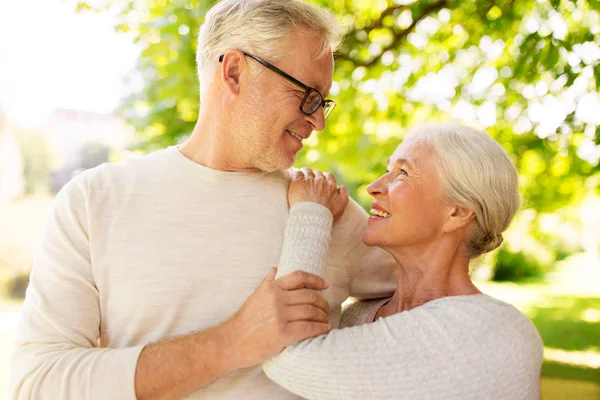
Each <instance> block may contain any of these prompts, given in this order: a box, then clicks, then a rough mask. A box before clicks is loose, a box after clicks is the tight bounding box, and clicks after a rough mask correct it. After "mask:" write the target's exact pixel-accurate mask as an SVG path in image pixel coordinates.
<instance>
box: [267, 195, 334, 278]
mask: <svg viewBox="0 0 600 400" xmlns="http://www.w3.org/2000/svg"><path fill="white" fill-rule="evenodd" d="M332 223H333V216H332V215H331V212H330V211H329V210H328V209H327V208H326V207H324V206H322V205H320V204H317V203H312V202H300V203H296V204H294V205H293V206H292V208H291V209H290V215H289V217H288V220H287V223H286V226H285V232H284V239H283V246H282V249H281V257H280V259H279V265H278V271H277V277H281V276H283V275H287V274H289V273H291V272H294V271H297V270H302V271H306V272H310V273H311V274H314V275H318V276H323V275H324V273H325V261H326V257H327V249H328V247H329V241H330V239H331V225H332Z"/></svg>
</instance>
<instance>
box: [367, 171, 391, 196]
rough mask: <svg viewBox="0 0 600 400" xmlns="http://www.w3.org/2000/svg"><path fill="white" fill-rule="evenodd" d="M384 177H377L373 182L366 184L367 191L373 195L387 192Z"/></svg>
mask: <svg viewBox="0 0 600 400" xmlns="http://www.w3.org/2000/svg"><path fill="white" fill-rule="evenodd" d="M384 178H385V177H383V176H382V177H381V178H379V179H377V180H376V181H375V182H373V183H371V184H370V185H369V186H367V192H369V194H370V195H371V196H373V197H377V196H381V195H385V194H387V184H386V182H384Z"/></svg>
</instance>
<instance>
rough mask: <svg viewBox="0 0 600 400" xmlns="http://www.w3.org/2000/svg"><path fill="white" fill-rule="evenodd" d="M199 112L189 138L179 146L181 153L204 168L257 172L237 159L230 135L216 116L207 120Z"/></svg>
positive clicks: (204, 114)
mask: <svg viewBox="0 0 600 400" xmlns="http://www.w3.org/2000/svg"><path fill="white" fill-rule="evenodd" d="M207 114H208V112H201V114H200V117H199V118H198V122H197V123H196V126H195V127H194V131H193V132H192V134H191V136H190V137H189V138H188V139H187V140H186V141H185V142H184V143H183V144H182V145H181V146H179V149H180V151H181V153H182V154H183V155H184V156H185V157H187V158H188V159H190V160H192V161H194V162H195V163H198V164H200V165H204V166H205V167H208V168H211V169H215V170H219V171H232V172H248V171H258V170H257V169H256V168H254V167H252V166H249V165H247V163H244V162H243V161H241V160H242V159H241V158H240V157H237V156H236V154H237V152H236V149H235V146H234V145H233V143H232V141H231V135H230V133H229V130H228V128H227V126H226V125H225V124H220V123H218V122H217V121H220V120H222V119H221V118H219V117H218V116H216V117H212V118H208V115H207Z"/></svg>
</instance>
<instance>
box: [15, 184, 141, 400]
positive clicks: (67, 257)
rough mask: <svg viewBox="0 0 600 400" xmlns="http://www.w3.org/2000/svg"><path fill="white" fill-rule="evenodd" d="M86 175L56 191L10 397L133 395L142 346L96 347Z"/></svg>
mask: <svg viewBox="0 0 600 400" xmlns="http://www.w3.org/2000/svg"><path fill="white" fill-rule="evenodd" d="M87 188H88V185H87V180H86V174H82V175H81V176H79V177H77V178H75V179H74V180H72V181H71V182H70V183H69V184H68V185H67V186H65V188H63V190H61V192H60V193H59V194H58V196H57V198H56V200H55V204H54V208H53V211H52V213H51V215H50V218H49V219H48V221H47V224H46V230H45V233H44V236H43V239H42V243H41V247H40V249H39V250H38V253H37V254H36V257H35V261H34V265H33V269H32V272H31V276H30V284H29V287H28V289H27V293H26V298H25V303H24V306H23V310H22V313H21V320H20V322H19V326H18V330H17V335H16V343H15V350H14V352H13V354H12V355H11V359H10V372H11V373H10V375H11V376H10V379H9V387H10V398H11V399H108V398H115V399H116V398H118V399H135V387H134V377H135V369H136V365H137V360H138V357H139V354H140V352H141V350H142V348H143V347H142V346H138V347H131V348H124V349H108V348H99V347H98V339H99V336H100V306H99V297H98V289H97V287H96V284H95V282H94V276H93V271H92V256H91V254H90V244H89V239H90V232H89V229H88V227H89V223H88V218H89V213H88V210H87V202H86V199H87V195H88V193H87V192H88V189H87Z"/></svg>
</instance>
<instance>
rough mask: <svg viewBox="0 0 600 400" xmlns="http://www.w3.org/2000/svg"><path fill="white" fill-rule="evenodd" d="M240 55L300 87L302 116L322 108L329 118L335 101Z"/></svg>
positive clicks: (268, 66) (244, 53)
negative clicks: (326, 98)
mask: <svg viewBox="0 0 600 400" xmlns="http://www.w3.org/2000/svg"><path fill="white" fill-rule="evenodd" d="M242 54H243V55H245V56H248V57H250V58H252V59H253V60H255V61H258V62H259V63H261V64H262V65H263V66H265V67H267V68H268V69H270V70H271V71H273V72H275V73H276V74H277V75H280V76H282V77H284V78H285V79H287V80H288V81H290V82H292V83H293V84H295V85H297V86H300V87H301V88H302V89H304V98H303V99H302V103H300V111H302V112H303V113H304V114H306V115H312V114H314V113H315V111H317V110H318V109H319V107H321V106H322V107H323V114H324V115H325V118H327V117H328V116H329V114H331V112H332V111H333V109H334V108H335V101H333V100H325V99H324V98H323V95H322V94H321V92H319V91H318V90H317V89H315V88H312V87H310V86H308V85H305V84H304V83H302V82H300V81H299V80H298V79H296V78H294V77H293V76H291V75H289V74H287V73H285V72H283V71H282V70H280V69H279V68H277V67H276V66H274V65H273V64H271V63H269V62H267V61H265V60H263V59H262V58H260V57H257V56H255V55H254V54H250V53H246V52H245V51H242ZM223 57H225V54H221V56H220V57H219V62H223Z"/></svg>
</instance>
